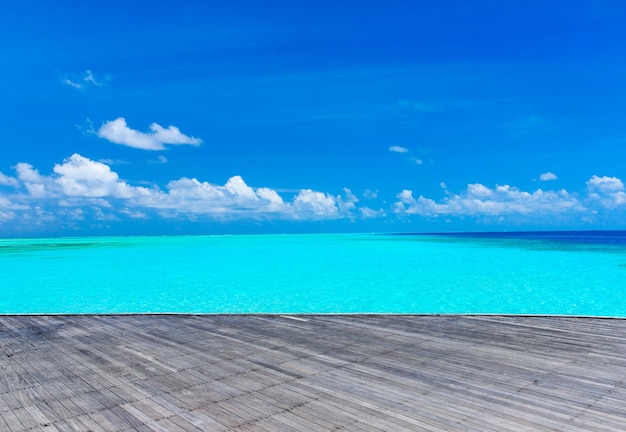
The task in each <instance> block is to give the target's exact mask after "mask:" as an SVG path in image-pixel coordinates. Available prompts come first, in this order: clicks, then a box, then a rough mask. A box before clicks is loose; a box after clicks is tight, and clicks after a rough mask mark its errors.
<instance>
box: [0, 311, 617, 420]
mask: <svg viewBox="0 0 626 432" xmlns="http://www.w3.org/2000/svg"><path fill="white" fill-rule="evenodd" d="M0 355H1V357H0V366H1V368H2V369H1V371H0V431H3V430H7V431H23V430H29V429H33V430H39V429H42V430H55V429H57V430H94V431H101V430H152V431H155V430H158V431H160V430H228V429H232V430H242V431H243V430H248V431H250V430H259V431H264V430H312V431H316V430H328V429H332V428H335V427H336V428H343V429H345V430H365V431H368V430H371V431H375V430H486V431H489V430H490V431H506V430H509V431H515V430H525V429H527V430H572V431H583V430H603V429H608V430H619V429H620V428H621V427H622V426H623V424H625V423H626V406H625V405H626V404H624V403H623V401H624V399H625V398H626V386H625V385H624V376H626V321H625V320H616V319H589V318H584V319H581V318H564V317H502V316H384V315H376V316H359V315H355V316H340V315H323V316H314V315H311V316H301V315H300V316H288V317H285V316H271V315H249V316H236V315H232V316H220V315H214V316H158V315H154V316H133V315H128V316H107V315H100V316H2V317H0Z"/></svg>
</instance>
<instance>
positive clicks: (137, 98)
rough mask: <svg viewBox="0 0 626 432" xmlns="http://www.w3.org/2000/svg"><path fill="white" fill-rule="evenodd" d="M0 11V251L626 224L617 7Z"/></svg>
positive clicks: (8, 6)
mask: <svg viewBox="0 0 626 432" xmlns="http://www.w3.org/2000/svg"><path fill="white" fill-rule="evenodd" d="M220 3H221V4H220ZM0 8H1V9H2V13H1V14H0V55H1V56H2V68H0V78H1V79H0V94H2V97H1V98H0V114H1V116H0V122H1V123H0V125H1V129H2V136H1V139H2V150H3V151H2V153H1V156H0V235H2V236H47V235H90V234H93V235H101V234H174V233H240V232H251V233H257V232H327V231H328V232H334V231H366V232H368V231H403V232H406V231H421V232H439V231H493V230H495V231H497V230H537V229H626V192H625V188H624V183H623V182H624V181H626V121H625V120H626V110H625V109H624V107H623V106H624V102H623V101H624V100H625V99H626V80H625V78H626V26H624V25H623V23H624V22H626V4H624V3H623V2H621V1H607V0H604V1H603V0H596V1H542V2H513V1H476V2H465V1H440V2H426V1H397V2H376V3H375V2H356V1H339V2H337V1H333V2H325V1H315V2H306V1H305V2H291V3H289V2H272V1H269V2H262V3H260V2H252V1H231V2H191V1H190V2H186V1H179V2H168V1H162V2H150V3H146V2H136V1H125V2H116V1H111V2H103V3H101V2H98V3H96V2H78V1H56V2H54V1H49V2H41V1H24V2H2V3H1V6H0Z"/></svg>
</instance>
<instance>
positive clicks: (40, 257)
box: [0, 233, 626, 317]
mask: <svg viewBox="0 0 626 432" xmlns="http://www.w3.org/2000/svg"><path fill="white" fill-rule="evenodd" d="M589 236H590V237H589ZM616 236H617V237H615V236H605V238H602V236H600V237H598V235H594V234H591V235H587V237H589V238H586V237H585V236H583V235H582V234H571V233H570V235H569V237H568V236H566V235H564V234H563V235H561V234H555V235H553V236H552V237H551V236H549V235H534V234H525V235H511V234H502V235H494V234H490V235H465V236H464V235H459V236H420V235H417V236H412V235H402V236H397V235H376V234H358V235H354V234H341V235H253V236H246V235H238V236H189V237H186V236H180V237H104V238H74V239H28V240H0V313H20V314H22V313H143V312H173V313H177V312H178V313H360V312H371V313H498V314H499V313H504V314H566V315H594V316H619V317H626V234H624V233H621V234H620V233H618V234H616ZM620 236H621V237H620ZM615 238H617V240H615ZM622 240H623V241H622Z"/></svg>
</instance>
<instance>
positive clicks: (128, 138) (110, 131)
mask: <svg viewBox="0 0 626 432" xmlns="http://www.w3.org/2000/svg"><path fill="white" fill-rule="evenodd" d="M150 130H151V132H150V133H144V132H140V131H137V130H134V129H131V128H129V127H128V125H127V124H126V119H124V118H123V117H119V118H117V119H115V120H110V121H107V122H105V123H104V124H103V125H102V126H101V127H100V129H99V130H98V132H97V134H98V136H99V137H100V138H104V139H106V140H109V141H111V142H113V143H115V144H121V145H125V146H128V147H133V148H137V149H142V150H155V151H158V150H164V149H165V145H166V144H171V145H182V144H187V145H193V146H199V145H200V144H201V143H202V140H201V139H199V138H194V137H190V136H187V135H185V134H183V133H181V131H180V129H178V128H177V127H175V126H169V127H168V128H164V127H162V126H161V125H159V124H158V123H152V124H151V125H150Z"/></svg>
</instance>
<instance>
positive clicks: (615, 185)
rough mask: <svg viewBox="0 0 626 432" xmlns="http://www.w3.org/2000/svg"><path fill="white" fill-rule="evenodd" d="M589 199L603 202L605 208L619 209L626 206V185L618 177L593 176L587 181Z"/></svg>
mask: <svg viewBox="0 0 626 432" xmlns="http://www.w3.org/2000/svg"><path fill="white" fill-rule="evenodd" d="M587 189H588V191H589V198H590V199H591V200H594V201H599V202H601V203H602V204H603V205H604V206H605V207H609V208H612V207H617V206H621V205H624V204H626V192H624V183H622V181H621V180H620V179H619V178H617V177H606V176H604V177H598V176H597V175H594V176H592V177H591V178H590V179H589V180H588V181H587Z"/></svg>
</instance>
